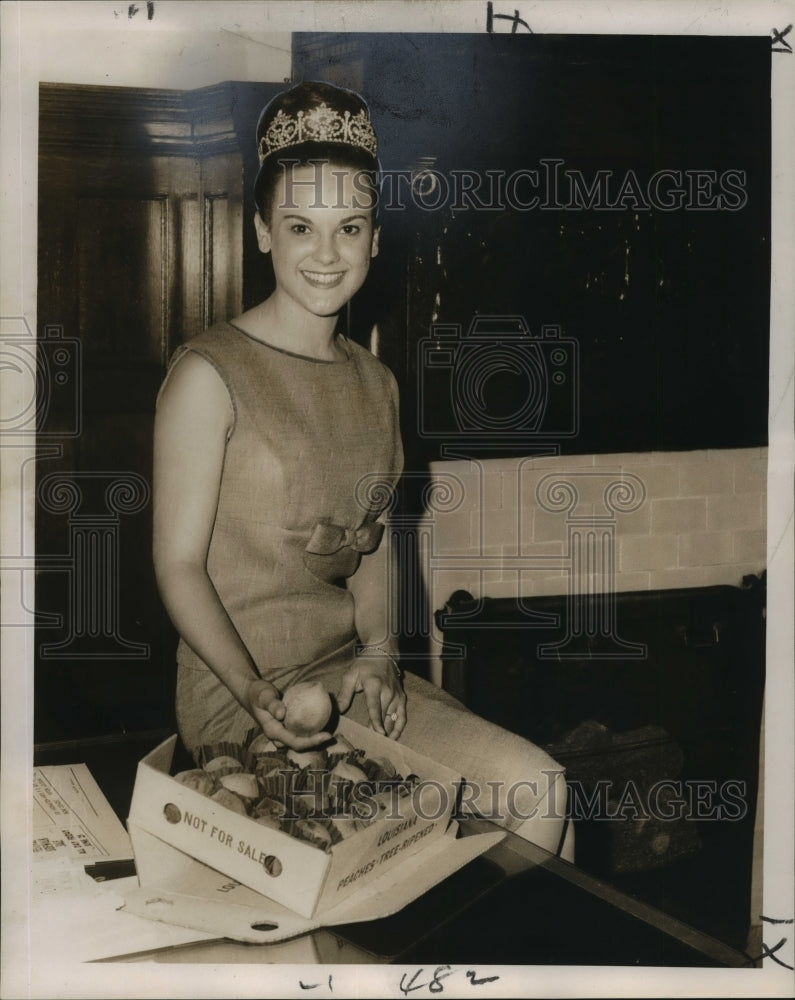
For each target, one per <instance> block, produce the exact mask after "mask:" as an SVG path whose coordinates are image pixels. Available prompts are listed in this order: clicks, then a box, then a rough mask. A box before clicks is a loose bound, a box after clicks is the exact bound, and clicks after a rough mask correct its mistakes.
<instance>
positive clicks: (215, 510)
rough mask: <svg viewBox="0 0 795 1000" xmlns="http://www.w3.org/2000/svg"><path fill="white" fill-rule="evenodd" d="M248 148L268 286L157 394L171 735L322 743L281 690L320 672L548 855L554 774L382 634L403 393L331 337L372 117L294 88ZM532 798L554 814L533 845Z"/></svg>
mask: <svg viewBox="0 0 795 1000" xmlns="http://www.w3.org/2000/svg"><path fill="white" fill-rule="evenodd" d="M257 142H258V149H259V155H260V160H261V168H260V173H259V175H258V178H257V182H256V187H255V198H256V202H257V214H256V216H255V219H254V223H255V226H256V231H257V237H258V241H259V247H260V249H261V250H262V252H263V253H267V254H270V255H271V260H272V263H273V270H274V274H275V278H276V288H275V291H274V292H273V294H272V295H271V296H270V297H269V298H267V299H266V300H265V301H264V302H262V303H260V304H259V305H257V306H256V307H254V308H253V309H251V310H249V311H248V312H246V313H243V315H241V316H239V317H237V318H236V319H234V320H232V321H231V322H229V323H221V324H218V325H217V326H215V327H213V328H211V329H209V330H207V331H205V332H204V333H202V334H200V335H198V336H196V337H194V338H193V339H192V340H190V341H189V342H188V343H186V344H185V345H183V346H182V347H181V348H179V349H178V351H177V352H176V353H175V355H174V358H173V359H172V362H171V365H170V368H169V372H168V375H167V378H166V381H165V383H164V385H163V387H162V389H161V392H160V396H159V399H158V408H157V418H156V424H155V469H154V558H155V568H156V572H157V579H158V584H159V587H160V590H161V594H162V597H163V600H164V602H165V605H166V608H167V610H168V612H169V614H170V615H171V618H172V620H173V622H174V624H175V626H176V628H177V630H178V632H179V634H180V636H181V640H180V644H179V649H178V654H177V658H178V678H177V696H176V711H177V722H178V726H179V731H180V735H181V737H182V739H183V742H184V743H185V745H186V747H187V748H188V749H189V750H190V751H192V752H194V753H196V752H197V751H198V750H199V748H200V747H201V746H202V745H203V744H204V743H209V742H212V741H216V740H242V739H243V738H244V737H245V736H246V734H247V733H248V732H249V731H250V730H251V729H252V728H256V727H261V729H262V730H263V731H264V732H265V733H266V734H267V735H268V736H269V737H271V738H272V739H275V740H279V741H281V742H283V743H285V744H287V745H288V746H292V747H294V748H295V749H298V750H300V749H305V748H308V747H309V746H312V745H317V744H318V743H320V742H323V741H324V740H326V739H328V738H329V737H328V734H325V733H320V734H317V735H316V736H314V737H296V736H294V735H293V734H292V733H290V732H289V731H288V730H287V729H286V728H285V727H284V725H283V724H282V721H281V720H282V719H283V718H284V712H285V709H284V705H283V703H282V700H281V696H282V694H283V692H284V691H285V690H286V689H287V688H288V687H289V686H290V685H291V684H294V683H296V682H297V681H300V680H309V679H311V680H315V679H317V680H321V681H322V682H323V683H324V685H325V686H326V687H327V689H328V690H329V691H331V692H332V693H334V694H335V695H336V696H337V701H338V703H339V708H340V711H342V712H348V713H349V715H350V716H351V717H352V718H354V719H356V721H358V722H360V723H362V724H364V725H368V724H369V725H371V726H372V727H373V728H374V729H376V730H377V731H378V732H380V733H382V734H384V735H386V736H388V737H390V738H391V739H398V738H400V737H402V738H404V739H405V741H406V742H407V743H409V744H410V745H411V746H413V747H414V748H415V749H417V750H419V751H420V752H423V753H426V754H429V755H431V756H433V757H435V758H436V759H437V760H438V761H440V762H442V763H448V764H449V765H450V766H452V767H454V768H456V769H457V770H459V771H460V772H461V773H462V774H463V775H465V776H466V777H467V779H468V780H469V781H470V782H471V794H470V796H469V798H470V800H471V801H472V802H473V805H474V807H475V808H478V809H479V810H480V811H481V812H482V813H484V814H488V815H493V816H495V818H499V819H500V821H501V822H504V823H505V824H506V825H507V826H508V827H509V828H512V829H515V828H517V827H518V826H520V825H521V824H522V821H523V820H524V819H526V818H527V817H528V815H529V813H531V812H532V810H533V808H534V807H536V812H537V814H538V815H537V816H536V817H534V818H532V819H528V822H530V823H532V824H534V825H533V833H532V835H529V834H528V836H529V839H533V840H535V841H536V842H544V841H546V843H545V846H552V847H555V846H557V840H558V839H559V837H560V832H561V830H562V827H563V823H562V818H561V814H562V809H563V804H564V802H565V796H564V798H561V793H562V792H564V793H565V784H564V782H563V780H562V778H561V777H560V774H561V769H560V767H559V766H558V765H557V764H555V762H554V761H552V760H551V758H549V757H548V756H547V755H546V754H544V753H543V751H541V750H539V749H538V748H537V747H534V746H532V744H529V743H527V742H526V741H524V740H522V739H520V738H519V737H516V736H514V735H512V734H509V733H507V732H505V731H504V730H501V729H499V728H498V727H496V726H493V725H491V724H490V723H487V722H485V721H484V720H482V719H480V718H478V717H477V716H475V715H473V714H472V713H471V712H469V711H468V710H466V709H465V708H464V707H463V706H462V705H461V704H460V703H459V702H457V701H456V700H455V699H453V698H452V697H450V696H449V695H447V694H446V693H445V692H444V691H441V690H440V689H438V688H437V687H435V686H434V685H432V684H429V683H427V682H425V681H423V680H422V679H420V678H418V677H416V676H415V675H413V674H408V675H406V677H405V679H404V680H402V679H401V674H400V670H399V668H398V667H397V655H398V650H397V648H396V647H395V646H394V644H393V643H391V642H387V643H384V637H385V636H386V635H387V634H388V629H387V627H386V609H387V598H388V594H387V591H388V567H387V559H386V544H382V541H383V523H382V521H383V514H384V511H385V508H386V505H387V502H388V498H389V492H390V490H391V489H393V488H394V486H395V485H396V483H397V480H398V478H399V476H400V473H401V470H402V448H401V442H400V434H399V430H398V396H397V388H396V384H395V380H394V378H393V376H392V374H391V373H390V372H389V371H388V369H387V368H386V367H385V366H384V365H383V364H381V362H379V361H378V360H377V359H376V358H375V357H374V356H373V355H372V354H371V353H370V352H369V351H367V350H365V349H364V348H362V347H360V346H358V345H357V344H355V343H353V342H351V341H349V340H347V339H346V338H345V336H344V334H342V333H341V332H340V330H339V329H338V318H339V315H340V313H341V312H342V310H343V308H344V307H345V306H346V305H347V303H348V302H349V301H350V299H351V297H352V296H353V295H354V294H355V293H356V291H357V290H358V289H359V288H360V287H361V286H362V284H363V282H364V281H365V278H366V277H367V273H368V269H369V266H370V261H371V259H372V258H373V257H375V255H376V254H377V253H378V239H379V229H378V226H377V224H376V221H375V200H376V190H377V188H376V184H377V178H376V173H377V165H378V162H377V145H376V136H375V132H374V130H373V127H372V124H371V122H370V119H369V115H368V111H367V107H366V105H365V103H364V101H363V100H362V99H361V98H360V97H359V96H358V95H356V94H354V93H352V92H350V91H347V90H342V89H340V88H337V87H332V86H330V85H328V84H321V83H307V84H300V85H298V86H297V87H294V88H292V89H291V90H289V91H287V92H285V93H284V94H281V95H279V96H278V97H277V98H275V99H274V100H273V101H272V102H271V103H270V104H269V105H268V106H267V107H266V108H265V110H264V111H263V113H262V115H261V117H260V120H259V123H258V126H257ZM373 481H376V482H377V483H378V484H379V487H380V488H376V489H372V488H368V486H372V483H373ZM404 685H405V687H404ZM488 781H490V782H491V785H487V784H486V783H487V782H488ZM497 785H499V788H497V790H496V791H495V787H496V786H497ZM550 789H554V792H555V793H556V796H557V797H556V799H555V802H554V803H553V802H552V797H551V795H548V794H547V793H548V792H550ZM541 802H544V803H545V806H544V811H545V812H546V813H550V812H551V813H552V815H551V816H549V822H547V823H546V826H545V827H540V828H539V829H543V835H542V834H539V833H538V831H537V829H536V828H537V827H538V820H539V819H542V818H543V816H542V815H541V813H542V810H541V809H540V808H538V807H539V804H540V803H541ZM497 814H500V815H499V816H498V815H497ZM524 828H527V823H525V824H524Z"/></svg>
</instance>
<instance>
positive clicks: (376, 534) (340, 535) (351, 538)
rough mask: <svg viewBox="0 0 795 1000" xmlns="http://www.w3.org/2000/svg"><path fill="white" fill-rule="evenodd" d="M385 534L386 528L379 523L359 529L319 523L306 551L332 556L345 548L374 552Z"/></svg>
mask: <svg viewBox="0 0 795 1000" xmlns="http://www.w3.org/2000/svg"><path fill="white" fill-rule="evenodd" d="M383 533H384V526H383V524H381V523H379V522H378V521H368V522H366V523H365V524H363V525H361V527H359V528H345V527H343V526H342V525H341V524H334V523H333V522H330V521H319V522H318V523H317V524H316V525H315V530H314V531H313V532H312V537H311V538H310V539H309V541H308V542H307V544H306V551H307V552H313V553H315V554H316V555H321V556H330V555H333V554H334V553H335V552H339V550H340V549H343V548H345V546H350V548H352V549H355V550H356V551H357V552H372V551H373V549H375V548H377V547H378V543H379V542H380V541H381V536H382V535H383Z"/></svg>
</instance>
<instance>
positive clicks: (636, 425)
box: [294, 34, 770, 461]
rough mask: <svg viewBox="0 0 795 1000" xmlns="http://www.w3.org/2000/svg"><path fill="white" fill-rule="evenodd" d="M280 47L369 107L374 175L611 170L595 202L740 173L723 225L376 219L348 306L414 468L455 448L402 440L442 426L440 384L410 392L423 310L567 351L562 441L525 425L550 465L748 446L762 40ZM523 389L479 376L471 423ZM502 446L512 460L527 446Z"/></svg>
mask: <svg viewBox="0 0 795 1000" xmlns="http://www.w3.org/2000/svg"><path fill="white" fill-rule="evenodd" d="M294 45H295V77H296V79H302V78H303V79H321V78H322V79H327V80H330V81H331V82H334V83H339V84H342V85H345V86H349V87H352V88H353V89H355V90H358V91H360V92H361V93H363V95H364V96H365V97H366V99H367V100H368V102H369V105H370V109H371V113H372V116H373V118H374V120H375V122H376V127H377V130H378V133H379V138H380V150H379V153H380V157H381V162H382V166H383V167H384V168H385V169H386V170H397V169H406V168H412V167H414V168H416V167H417V164H419V163H421V162H423V161H424V162H426V163H427V162H431V163H432V165H433V169H434V170H437V171H439V172H440V173H442V174H445V175H449V172H450V171H451V170H462V169H471V170H476V171H479V172H484V171H486V170H502V171H505V172H506V173H511V172H513V171H514V170H516V169H519V168H533V169H539V170H540V169H541V167H540V164H539V160H541V159H553V158H557V159H561V160H563V161H564V163H563V164H562V165H561V169H567V168H568V169H575V170H580V171H582V173H583V175H584V176H585V178H586V181H589V180H590V179H591V178H592V177H593V176H595V174H596V172H597V171H598V170H604V169H607V170H611V171H613V179H612V181H611V188H612V190H613V192H615V191H616V190H617V187H618V184H619V183H620V181H621V179H622V178H623V177H624V176H625V174H626V172H627V171H629V170H632V171H634V172H635V174H636V176H637V177H638V179H639V181H640V183H641V185H642V186H644V187H645V184H646V181H647V180H648V179H649V178H650V177H651V176H652V175H653V174H654V173H655V172H656V171H658V170H663V169H668V170H677V171H683V172H684V171H693V170H714V171H716V172H717V174H718V176H720V175H721V174H722V173H723V172H724V171H726V170H741V171H744V172H745V173H746V183H745V191H746V193H747V203H746V204H745V206H744V207H743V208H742V209H740V210H739V211H707V210H701V211H698V210H690V209H680V210H674V211H670V212H664V211H660V210H657V209H655V208H652V209H651V210H648V211H646V210H640V211H638V212H635V211H634V210H633V209H631V208H630V209H618V210H615V211H601V210H597V209H590V210H579V211H566V210H562V211H561V210H541V209H540V208H539V209H534V210H530V211H526V212H522V211H518V210H510V209H509V210H506V211H496V212H486V211H480V210H478V211H473V210H471V209H470V210H464V211H458V212H453V211H451V210H450V208H449V205H448V207H447V208H440V209H439V210H437V211H430V212H429V211H423V210H420V209H416V208H415V209H414V210H409V211H404V212H400V211H392V212H385V213H384V216H383V233H382V251H381V254H380V256H379V258H377V259H376V261H375V264H374V270H373V274H372V277H371V280H370V281H369V282H368V285H367V286H366V287H365V289H364V290H363V292H362V293H361V294H360V301H359V302H358V303H357V304H356V305H357V311H355V312H356V314H357V315H358V318H359V329H360V330H361V331H363V332H364V331H369V329H370V322H371V319H372V318H373V317H375V318H376V319H378V320H379V321H380V323H381V325H382V326H383V328H384V330H385V331H388V334H389V335H388V336H387V337H386V338H383V337H382V345H383V346H382V352H383V354H384V356H385V358H386V360H387V361H388V362H389V363H390V364H391V365H392V366H393V367H394V369H395V370H396V372H397V373H398V377H399V380H400V382H401V388H402V391H403V400H404V423H405V432H406V436H407V438H408V441H409V447H410V451H411V452H412V458H415V459H416V460H417V461H421V460H422V459H424V458H429V459H432V458H437V457H439V449H440V444H441V443H446V444H448V445H449V444H451V443H453V441H454V439H455V436H456V435H455V433H452V434H450V435H442V434H436V435H433V434H432V435H431V436H430V437H425V438H424V439H423V437H422V436H421V438H420V440H415V438H416V437H417V430H416V429H417V427H418V426H421V427H424V428H425V429H426V430H428V429H429V430H431V431H433V430H436V429H445V428H450V427H455V426H456V422H455V417H454V415H452V416H451V401H450V391H445V388H444V386H443V385H442V384H441V383H439V384H437V383H434V386H435V389H434V391H433V393H432V398H428V395H429V394H428V393H426V397H425V398H424V399H423V400H418V399H416V395H417V386H418V384H419V383H420V376H421V374H422V373H421V372H419V371H418V369H419V368H420V367H421V365H422V362H421V361H420V357H419V351H418V346H417V345H418V342H419V341H421V340H422V339H423V338H426V337H427V336H428V333H429V323H430V321H431V318H432V316H433V314H434V311H435V312H436V313H437V316H436V318H437V320H438V322H441V323H456V324H460V325H461V327H462V330H464V331H465V330H466V329H467V327H468V326H469V324H470V322H471V321H472V319H473V317H474V316H475V315H476V314H502V315H505V314H520V315H522V316H523V317H524V318H525V320H526V323H527V324H528V326H529V328H530V330H531V333H532V334H534V335H538V333H539V331H540V328H541V326H542V325H543V324H555V325H559V326H560V327H561V335H562V336H563V337H567V338H572V339H574V340H576V341H577V343H578V345H579V351H580V355H579V392H578V397H579V406H580V410H579V419H578V421H577V432H576V433H574V434H569V435H563V434H555V433H554V432H555V431H560V430H562V429H564V428H567V427H568V426H569V422H568V416H567V414H566V413H565V412H562V411H561V412H558V413H555V412H554V406H555V399H554V396H555V394H554V393H551V394H550V406H551V407H552V408H551V409H550V410H549V411H548V412H547V413H546V415H545V416H544V418H543V419H542V421H541V423H540V425H539V426H538V428H537V430H539V431H541V432H543V431H545V430H546V431H549V432H552V433H551V438H552V439H554V443H555V444H556V445H558V446H559V449H560V451H561V452H563V453H568V454H572V453H580V454H588V453H600V452H601V453H605V452H623V451H650V450H683V449H686V450H689V449H696V448H726V447H747V446H756V445H764V444H766V442H767V372H768V337H769V283H770V260H769V257H770V254H769V241H770V231H769V230H770V184H769V177H770V54H769V53H770V44H769V40H768V39H766V38H725V37H724V38H709V37H702V38H677V37H670V36H644V37H635V36H620V37H611V36H598V37H597V36H571V35H567V36H553V35H545V36H530V35H526V34H525V35H520V34H517V35H389V34H377V35H376V34H362V35H355V36H352V35H317V34H306V35H300V34H299V35H297V36H296V38H295V43H294ZM525 190H526V189H525ZM564 200H565V196H564ZM407 293H408V294H407ZM437 296H438V299H437ZM435 303H436V304H435ZM384 341H385V342H384ZM458 358H459V363H460V359H461V355H460V353H459V355H458ZM526 388H527V386H526V382H523V381H522V380H521V379H519V380H518V381H517V380H516V379H514V382H513V384H512V383H511V377H508V376H503V377H502V381H501V380H500V376H496V375H495V377H494V381H493V383H492V385H491V390H492V394H491V396H489V395H488V392H489V389H488V380H487V388H486V390H485V391H486V393H487V395H486V401H485V404H484V412H491V413H493V415H494V417H495V418H496V419H497V420H498V421H499V419H500V417H504V418H507V417H509V416H510V414H511V413H512V412H517V410H518V405H519V401H520V400H521V398H523V397H522V394H523V392H524V393H525V395H526ZM568 398H571V397H568ZM506 399H507V402H506ZM501 401H502V402H501ZM559 405H560V406H565V405H568V404H567V403H566V402H565V400H560V401H559ZM500 406H502V409H500ZM490 408H492V409H490ZM506 423H507V424H509V421H507V420H506ZM460 436H461V438H462V440H466V439H467V437H468V435H467V431H466V429H464V430H463V431H461V435H460ZM540 436H541V437H542V438H543V437H544V435H543V433H542V434H541V435H540ZM442 437H444V442H442V441H441V440H440V439H441V438H442ZM515 437H516V444H515V447H514V449H513V450H514V451H515V452H518V453H527V452H530V451H532V450H533V447H534V446H535V445H536V444H537V443H538V442H537V439H534V437H533V435H528V436H527V437H526V438H524V437H523V436H522V435H515ZM536 437H537V436H536ZM503 445H504V441H503V442H499V443H495V445H494V447H493V449H492V450H493V451H494V453H503V454H504V449H503ZM482 453H483V451H482V450H481V454H482ZM486 453H488V450H486Z"/></svg>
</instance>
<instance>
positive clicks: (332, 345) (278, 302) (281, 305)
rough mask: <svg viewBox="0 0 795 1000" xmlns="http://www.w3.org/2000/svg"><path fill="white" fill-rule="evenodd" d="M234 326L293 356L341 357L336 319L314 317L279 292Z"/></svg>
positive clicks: (245, 315)
mask: <svg viewBox="0 0 795 1000" xmlns="http://www.w3.org/2000/svg"><path fill="white" fill-rule="evenodd" d="M235 323H236V325H237V326H239V327H240V328H241V329H243V330H245V332H246V333H248V334H249V335H250V336H252V337H255V338H256V339H257V340H262V341H264V342H265V343H266V344H270V345H271V346H272V347H279V348H281V349H282V350H285V351H290V352H292V353H293V354H303V355H305V356H306V357H309V358H317V359H318V360H319V361H337V360H340V359H341V358H342V357H343V356H344V351H343V350H342V349H341V348H340V346H339V344H338V340H337V333H336V330H337V317H336V316H313V315H312V314H311V313H308V312H306V311H305V310H304V309H301V308H300V307H298V306H297V305H296V303H294V302H293V301H292V300H291V299H289V298H287V297H286V296H280V295H279V294H278V291H277V292H274V293H273V295H271V296H270V297H269V298H267V299H266V300H265V301H264V302H261V303H260V304H259V305H258V306H254V308H253V309H249V310H248V311H247V312H245V313H243V315H242V316H239V317H238V318H237V319H236V320H235Z"/></svg>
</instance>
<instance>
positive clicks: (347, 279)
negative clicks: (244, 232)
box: [255, 163, 378, 316]
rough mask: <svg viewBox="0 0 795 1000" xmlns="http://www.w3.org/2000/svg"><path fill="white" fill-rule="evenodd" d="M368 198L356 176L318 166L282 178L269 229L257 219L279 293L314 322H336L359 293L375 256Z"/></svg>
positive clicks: (362, 179)
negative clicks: (333, 318) (322, 318)
mask: <svg viewBox="0 0 795 1000" xmlns="http://www.w3.org/2000/svg"><path fill="white" fill-rule="evenodd" d="M372 206H373V194H372V191H371V189H370V188H369V187H368V186H367V184H366V183H365V175H364V174H363V173H362V172H361V171H356V170H352V169H350V168H345V167H340V166H335V165H334V164H333V163H323V164H320V163H317V164H309V165H305V166H299V167H290V168H287V169H286V170H285V171H284V174H283V176H282V177H281V178H280V179H279V182H278V183H277V185H276V189H275V192H274V196H273V203H272V206H271V218H270V225H267V224H266V223H264V222H263V221H262V219H261V218H260V216H259V215H257V216H256V217H255V224H256V227H257V237H258V239H259V247H260V250H262V251H263V252H264V253H268V252H270V254H271V259H272V261H273V270H274V273H275V275H276V291H277V294H279V295H287V296H288V297H289V298H290V299H291V300H292V302H293V303H294V304H297V305H298V306H299V307H300V308H301V309H303V310H305V311H306V312H308V313H311V314H312V315H314V316H335V315H336V314H337V313H338V312H339V311H340V310H341V309H342V308H343V306H345V305H346V304H347V302H348V301H349V300H350V299H351V298H352V297H353V295H354V294H355V293H356V292H357V291H358V290H359V289H360V288H361V286H362V284H363V283H364V279H365V278H366V277H367V272H368V270H369V268H370V260H371V259H372V258H373V257H375V255H376V254H377V253H378V230H377V229H375V228H374V226H373V208H372Z"/></svg>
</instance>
